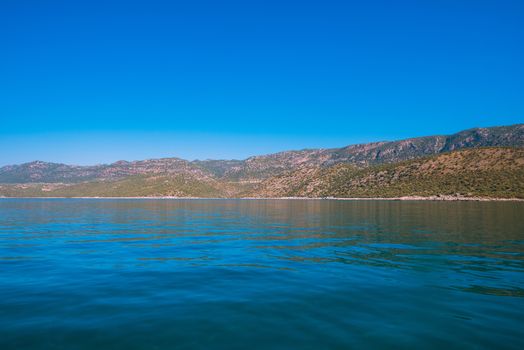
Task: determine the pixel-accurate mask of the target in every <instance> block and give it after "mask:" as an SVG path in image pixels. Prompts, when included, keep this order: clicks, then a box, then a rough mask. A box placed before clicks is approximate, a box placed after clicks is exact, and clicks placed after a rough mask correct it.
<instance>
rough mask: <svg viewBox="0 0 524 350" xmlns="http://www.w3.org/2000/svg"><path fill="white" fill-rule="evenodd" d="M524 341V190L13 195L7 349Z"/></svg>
mask: <svg viewBox="0 0 524 350" xmlns="http://www.w3.org/2000/svg"><path fill="white" fill-rule="evenodd" d="M246 348H247V349H348V348H355V349H360V348H373V349H381V348H413V349H420V348H427V349H442V348H445V349H465V348H470V349H483V348H486V349H495V348H497V349H523V348H524V203H458V202H449V203H442V202H387V201H369V202H368V201H362V202H359V201H348V202H342V201H321V200H318V201H316V200H312V201H300V200H295V201H293V200H80V199H78V200H74V199H71V200H60V199H52V200H42V199H41V200H37V199H35V200H27V199H2V200H0V349H3V350H7V349H68V350H69V349H246Z"/></svg>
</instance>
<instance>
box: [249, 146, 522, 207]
mask: <svg viewBox="0 0 524 350" xmlns="http://www.w3.org/2000/svg"><path fill="white" fill-rule="evenodd" d="M247 195H250V196H255V197H346V198H347V197H401V196H434V195H462V196H469V197H471V196H480V197H501V198H505V197H506V198H508V197H510V198H511V197H517V198H524V149H523V148H476V149H466V150H459V151H453V152H450V153H444V154H439V155H436V156H430V157H425V158H419V159H415V160H409V161H403V162H400V163H395V164H386V165H376V166H371V167H367V168H357V167H355V166H352V165H348V164H338V165H335V166H332V167H329V168H318V167H315V168H312V167H304V168H301V169H299V170H296V171H292V172H290V173H287V174H284V175H279V176H275V177H273V178H270V179H268V180H266V181H264V182H262V183H261V184H260V185H259V186H258V187H257V188H256V189H255V190H253V191H252V192H250V193H247Z"/></svg>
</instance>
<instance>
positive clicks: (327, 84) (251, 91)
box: [0, 0, 524, 165]
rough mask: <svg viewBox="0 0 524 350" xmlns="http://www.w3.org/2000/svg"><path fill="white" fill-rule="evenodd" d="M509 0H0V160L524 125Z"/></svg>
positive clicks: (523, 53) (198, 153)
mask: <svg viewBox="0 0 524 350" xmlns="http://www.w3.org/2000/svg"><path fill="white" fill-rule="evenodd" d="M523 18H524V1H522V0H516V1H505V0H497V1H482V0H475V1H461V0H431V1H430V0H427V1H424V0H419V1H403V0H397V1H389V0H388V1H385V0H384V1H376V0H366V1H350V0H346V1H329V0H322V1H320V0H319V1H305V0H300V1H286V0H277V1H256V0H249V1H245V0H244V1H198V0H196V1H193V0H192V1H155V0H147V1H146V0H144V1H133V0H126V1H111V0H105V1H96V0H89V1H81V0H75V1H70V0H64V1H46V0H35V1H26V0H2V1H1V2H0V53H1V54H0V122H1V123H0V126H1V127H0V149H1V152H0V165H5V164H10V163H21V162H26V161H31V160H35V159H41V160H45V161H56V162H66V163H76V164H94V163H100V162H111V161H115V160H118V159H127V160H133V159H143V158H151V157H162V156H179V157H183V158H188V159H194V158H200V159H204V158H244V157H246V156H249V155H252V154H261V153H269V152H275V151H280V150H286V149H297V148H306V147H310V148H312V147H333V146H343V145H347V144H351V143H356V142H366V141H374V140H382V139H398V138H405V137H410V136H422V135H431V134H443V133H452V132H455V131H458V130H461V129H465V128H470V127H474V126H491V125H502V124H514V123H521V122H524V64H523V62H524V23H523V20H522V19H523Z"/></svg>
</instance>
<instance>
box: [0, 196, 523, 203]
mask: <svg viewBox="0 0 524 350" xmlns="http://www.w3.org/2000/svg"><path fill="white" fill-rule="evenodd" d="M2 199H102V200H104V199H155V200H195V199H196V200H204V199H208V200H233V199H234V200H336V201H434V202H524V198H491V197H457V196H448V195H445V196H428V197H424V196H402V197H346V198H342V197H230V198H228V197H172V196H138V197H85V196H82V197H0V200H2Z"/></svg>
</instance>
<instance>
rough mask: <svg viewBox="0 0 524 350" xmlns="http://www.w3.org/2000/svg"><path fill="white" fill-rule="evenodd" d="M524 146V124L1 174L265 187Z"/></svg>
mask: <svg viewBox="0 0 524 350" xmlns="http://www.w3.org/2000/svg"><path fill="white" fill-rule="evenodd" d="M492 146H512V147H523V146H524V124H518V125H512V126H503V127H492V128H476V129H470V130H465V131H461V132H459V133H456V134H453V135H450V136H428V137H419V138H412V139H407V140H402V141H392V142H374V143H368V144H360V145H351V146H347V147H342V148H332V149H311V150H301V151H286V152H280V153H275V154H269V155H263V156H254V157H250V158H247V159H245V160H204V161H199V160H197V161H192V162H190V161H186V160H183V159H179V158H164V159H151V160H143V161H134V162H127V161H119V162H116V163H113V164H108V165H95V166H72V165H65V164H56V163H46V162H41V161H35V162H31V163H26V164H21V165H10V166H5V167H2V168H0V183H75V182H84V181H95V180H116V179H123V178H126V177H128V176H136V175H166V176H172V175H184V176H189V177H192V178H194V179H195V180H200V179H208V178H214V179H219V180H226V181H260V180H263V179H266V178H269V177H271V176H275V175H279V174H283V173H285V172H288V171H290V170H293V169H297V168H299V167H304V166H308V167H328V166H331V165H335V164H339V163H347V164H353V165H355V166H358V167H366V166H370V165H377V164H384V163H395V162H399V161H403V160H408V159H415V158H419V157H423V156H428V155H433V154H438V153H442V152H448V151H452V150H458V149H463V148H471V147H492Z"/></svg>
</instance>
